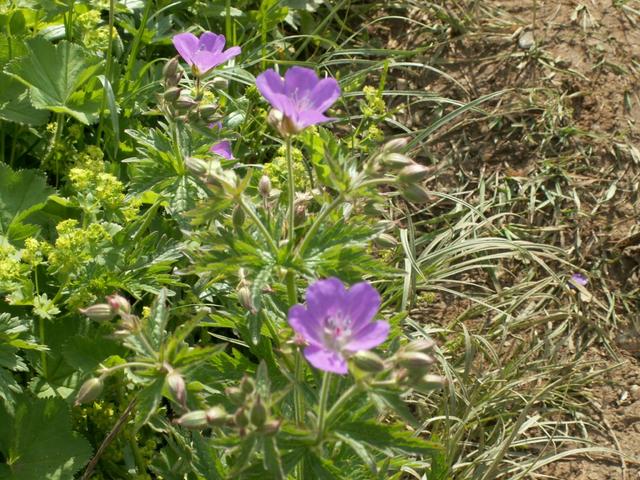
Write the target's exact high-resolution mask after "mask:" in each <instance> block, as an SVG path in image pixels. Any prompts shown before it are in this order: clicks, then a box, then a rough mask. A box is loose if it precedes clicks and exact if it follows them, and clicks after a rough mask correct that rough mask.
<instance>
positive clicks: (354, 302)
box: [289, 278, 389, 374]
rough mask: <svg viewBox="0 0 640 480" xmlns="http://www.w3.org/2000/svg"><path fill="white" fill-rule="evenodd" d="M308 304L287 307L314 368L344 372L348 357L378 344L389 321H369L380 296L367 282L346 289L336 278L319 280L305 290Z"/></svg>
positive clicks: (291, 322)
mask: <svg viewBox="0 0 640 480" xmlns="http://www.w3.org/2000/svg"><path fill="white" fill-rule="evenodd" d="M306 299H307V307H306V308H305V307H304V306H302V305H300V304H298V305H294V306H292V307H291V308H290V309H289V325H291V327H292V328H293V329H294V330H295V333H296V336H298V337H301V338H302V339H304V341H305V342H306V343H307V344H308V346H307V347H306V348H305V349H304V356H305V357H306V359H307V360H308V361H309V363H311V365H313V366H314V367H316V368H318V369H320V370H325V371H327V372H334V373H339V374H346V373H347V372H348V369H347V360H346V359H347V358H348V357H349V356H350V355H352V354H353V353H355V352H358V351H360V350H369V349H371V348H374V347H376V346H378V345H380V344H381V343H382V342H384V341H385V340H386V339H387V336H388V335H389V324H388V323H387V322H385V321H372V319H373V317H374V316H375V315H376V313H377V312H378V309H379V308H380V295H378V292H377V291H376V289H375V288H373V287H372V286H371V285H370V284H369V283H367V282H361V283H356V284H355V285H353V286H352V287H351V288H350V289H349V290H346V289H345V287H344V285H343V284H342V282H341V281H340V280H338V279H337V278H328V279H326V280H318V281H317V282H315V283H313V284H311V285H310V286H309V288H308V289H307V298H306Z"/></svg>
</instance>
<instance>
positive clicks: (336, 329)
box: [323, 313, 351, 352]
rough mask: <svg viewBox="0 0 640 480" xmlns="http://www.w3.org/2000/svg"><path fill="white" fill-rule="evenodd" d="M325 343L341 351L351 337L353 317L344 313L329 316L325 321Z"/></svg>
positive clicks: (332, 348)
mask: <svg viewBox="0 0 640 480" xmlns="http://www.w3.org/2000/svg"><path fill="white" fill-rule="evenodd" d="M323 333H324V340H325V345H326V346H327V347H329V348H330V349H331V350H334V351H336V352H339V351H341V350H342V349H343V347H344V346H345V345H346V344H347V343H348V342H349V340H350V339H351V319H350V318H349V317H345V316H344V315H342V313H338V314H333V315H330V316H328V317H327V318H326V319H325V321H324V331H323Z"/></svg>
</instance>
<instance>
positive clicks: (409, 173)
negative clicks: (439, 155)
mask: <svg viewBox="0 0 640 480" xmlns="http://www.w3.org/2000/svg"><path fill="white" fill-rule="evenodd" d="M430 173H431V169H430V168H427V167H425V166H424V165H420V164H419V163H413V164H411V165H407V166H406V167H404V168H403V169H402V170H400V172H399V173H398V181H400V182H402V183H419V182H421V181H422V180H424V179H425V178H427V177H428V176H429V174H430Z"/></svg>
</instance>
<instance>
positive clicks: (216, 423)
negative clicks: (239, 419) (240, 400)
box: [206, 407, 229, 427]
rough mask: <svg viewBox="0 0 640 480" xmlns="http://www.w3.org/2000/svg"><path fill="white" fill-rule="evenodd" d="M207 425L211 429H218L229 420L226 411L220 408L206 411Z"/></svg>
mask: <svg viewBox="0 0 640 480" xmlns="http://www.w3.org/2000/svg"><path fill="white" fill-rule="evenodd" d="M206 417H207V423H208V424H209V425H211V426H212V427H220V426H222V425H224V424H225V422H226V421H227V420H228V419H229V415H228V414H227V411H226V410H225V409H224V408H222V407H211V408H210V409H208V410H207V411H206Z"/></svg>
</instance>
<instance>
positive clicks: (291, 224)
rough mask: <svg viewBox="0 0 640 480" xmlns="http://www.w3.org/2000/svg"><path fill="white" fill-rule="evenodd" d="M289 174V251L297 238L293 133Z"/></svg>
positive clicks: (288, 141)
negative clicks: (292, 150)
mask: <svg viewBox="0 0 640 480" xmlns="http://www.w3.org/2000/svg"><path fill="white" fill-rule="evenodd" d="M286 140H287V174H288V178H287V185H288V187H289V188H288V199H287V200H288V201H289V207H288V210H287V213H288V218H289V222H288V223H289V224H288V232H287V234H288V235H287V239H288V242H287V247H288V248H289V251H292V250H293V244H294V239H295V235H294V234H295V217H296V213H295V207H294V199H295V194H296V185H295V178H293V159H292V158H291V135H287V138H286Z"/></svg>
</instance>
